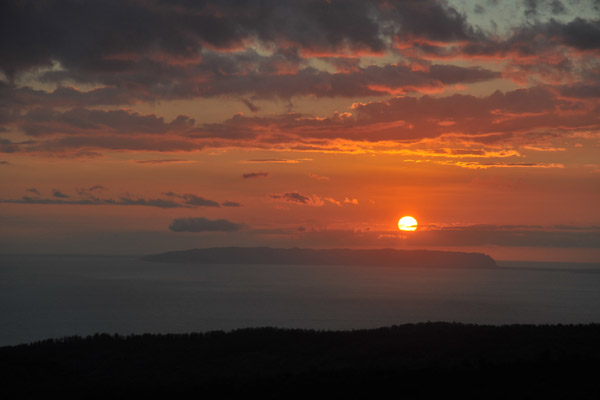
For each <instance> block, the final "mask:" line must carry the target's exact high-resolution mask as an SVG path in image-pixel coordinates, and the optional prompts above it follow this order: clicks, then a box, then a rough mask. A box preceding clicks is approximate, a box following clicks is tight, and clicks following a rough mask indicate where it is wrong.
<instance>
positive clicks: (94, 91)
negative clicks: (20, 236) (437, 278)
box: [0, 0, 600, 156]
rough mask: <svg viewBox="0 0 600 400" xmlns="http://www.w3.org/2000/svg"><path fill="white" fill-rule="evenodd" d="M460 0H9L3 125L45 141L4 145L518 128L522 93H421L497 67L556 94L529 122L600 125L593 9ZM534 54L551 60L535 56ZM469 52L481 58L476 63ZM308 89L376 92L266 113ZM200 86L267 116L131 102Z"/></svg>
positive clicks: (37, 148) (196, 94)
mask: <svg viewBox="0 0 600 400" xmlns="http://www.w3.org/2000/svg"><path fill="white" fill-rule="evenodd" d="M458 5H459V4H458V3H456V4H455V3H454V2H451V1H443V0H440V1H436V0H421V1H416V0H398V1H383V0H381V1H379V0H373V1H355V0H351V1H347V0H345V1H340V0H332V1H324V0H301V1H275V0H244V1H199V2H189V1H175V2H173V1H168V2H167V1H158V0H154V1H146V2H140V1H133V0H123V1H116V0H108V1H91V0H88V1H75V0H66V1H52V0H51V1H35V0H31V1H15V0H7V1H4V2H2V5H1V6H0V7H1V10H0V11H1V12H0V14H1V15H2V24H0V25H1V28H0V51H1V53H2V54H3V57H2V58H0V71H2V72H3V74H4V77H5V79H4V80H3V81H1V82H0V93H1V94H2V98H3V99H4V100H3V101H2V102H1V103H0V125H3V130H4V131H5V132H21V133H22V134H24V135H25V136H26V137H30V138H31V140H29V141H27V140H25V141H20V142H17V141H14V140H12V139H10V138H1V139H0V140H2V142H0V143H3V144H2V147H1V148H0V149H1V151H3V152H12V153H14V152H23V153H33V154H44V155H47V156H53V155H57V154H65V153H66V154H78V153H79V154H82V155H85V154H98V152H99V153H100V154H101V153H102V152H105V151H111V150H117V151H120V150H122V151H128V150H139V151H160V152H172V151H186V152H189V151H201V150H204V149H207V148H211V147H213V148H214V147H216V148H221V147H231V146H234V147H253V146H256V145H257V143H261V146H267V147H268V146H273V147H276V146H286V147H288V148H297V149H301V148H302V147H298V146H306V144H304V143H302V142H303V140H302V138H307V137H308V138H311V137H313V138H325V139H327V140H328V141H330V140H331V139H335V138H343V139H347V140H351V141H356V142H360V141H364V140H368V141H389V140H392V141H394V140H400V141H404V140H412V141H418V140H421V139H423V138H424V137H432V136H433V137H436V136H440V135H443V134H444V133H445V132H453V133H455V132H457V131H458V132H459V133H464V134H467V135H475V134H477V135H479V134H491V133H496V132H497V131H498V129H496V128H497V127H496V126H494V125H493V124H494V123H495V121H497V120H498V119H500V120H501V121H502V122H503V125H508V126H506V127H503V126H500V130H501V131H510V132H513V131H514V129H513V127H512V126H510V123H511V122H514V120H515V117H514V112H511V114H510V115H511V116H510V117H507V118H504V119H502V118H501V116H502V115H503V114H502V113H504V112H505V108H503V105H502V104H499V105H496V104H493V103H494V99H495V98H498V100H499V101H500V103H502V99H500V98H499V97H501V96H507V97H508V94H506V95H505V94H502V93H498V94H497V95H495V97H486V96H471V97H468V96H467V97H464V96H463V97H458V98H457V97H452V96H444V97H441V98H440V97H439V96H436V98H435V100H434V99H431V100H424V99H422V98H421V96H422V94H430V93H444V92H448V91H449V90H451V89H453V88H454V87H455V86H456V85H468V84H476V83H481V82H490V81H493V80H497V79H505V80H514V81H515V82H524V80H526V81H527V82H529V83H532V82H535V84H534V85H533V86H532V87H530V88H528V89H527V90H529V91H530V92H531V93H536V91H538V92H539V91H541V92H543V96H544V102H543V103H542V104H546V106H542V105H540V106H539V107H538V109H537V110H536V111H531V112H529V111H528V112H527V113H526V114H523V113H524V110H522V109H520V110H518V111H517V113H520V114H522V115H523V117H524V118H528V119H529V120H530V121H528V122H527V124H526V125H525V126H522V127H520V128H519V130H520V131H523V130H525V131H528V132H534V131H538V130H540V129H544V128H546V127H549V126H565V127H566V128H567V129H574V128H582V127H584V126H585V127H589V126H593V127H594V129H596V127H597V126H598V125H599V124H600V122H599V121H598V117H597V116H598V113H597V112H596V111H597V107H598V93H597V92H598V90H596V89H597V88H598V87H600V83H599V76H600V73H598V70H599V68H600V67H599V66H598V52H599V51H600V46H599V45H598V43H600V36H599V35H600V20H599V19H586V18H584V17H585V16H586V14H585V13H583V12H580V13H579V14H581V15H582V16H580V15H579V14H573V15H576V16H575V17H573V18H572V19H571V20H565V21H563V20H560V19H548V20H543V19H540V18H541V17H540V15H541V13H543V12H550V11H552V10H553V11H552V15H562V16H565V15H571V14H569V13H572V12H573V7H570V8H569V7H568V6H567V5H561V7H558V6H557V5H556V4H554V5H552V6H550V5H547V4H545V3H544V2H540V3H539V4H537V3H536V5H535V7H534V6H533V5H532V4H529V5H528V6H527V7H526V8H524V9H523V10H522V11H523V13H524V18H526V19H524V20H523V21H524V22H523V23H522V24H521V25H517V26H514V27H512V28H510V29H509V28H506V29H505V30H504V31H503V32H501V34H498V32H487V31H486V30H485V29H482V28H478V27H476V26H474V25H473V23H472V22H470V21H469V19H468V16H467V15H466V14H465V13H464V12H461V11H458V9H457V8H456V7H457V6H458ZM492 6H493V4H492ZM492 6H489V7H488V6H486V7H487V8H488V9H489V8H490V7H492ZM492 8H493V7H492ZM485 9H486V8H485V7H480V9H479V11H478V12H479V13H484V12H485ZM549 10H550V11H549ZM557 10H559V11H557ZM575 11H577V10H575ZM488 12H489V10H488ZM534 16H535V17H536V19H535V20H534V22H532V21H531V20H530V19H531V18H533V17H534ZM527 18H529V19H527ZM525 21H527V22H525ZM533 56H535V57H537V58H539V59H541V60H543V62H542V63H535V64H534V63H532V62H531V58H532V57H533ZM366 57H370V58H369V60H370V61H367V60H366ZM465 59H466V60H478V62H479V63H480V65H465V64H464V60H465ZM456 61H461V65H458V64H457V63H456ZM498 63H502V64H500V65H501V66H502V67H501V68H500V69H499V68H498V65H499V64H498ZM52 87H54V88H52ZM307 96H312V97H316V98H348V99H350V100H349V101H350V102H354V100H353V99H357V98H361V97H362V98H364V97H368V98H370V99H371V100H370V101H369V102H367V103H364V102H357V106H356V107H354V106H352V107H351V109H350V110H348V111H345V112H339V113H337V114H334V115H314V114H312V115H311V114H303V113H300V112H296V113H294V114H292V115H289V114H288V113H284V114H280V115H273V114H272V113H270V114H268V115H267V114H264V113H260V111H261V110H262V108H261V107H259V106H257V105H255V102H256V101H257V100H260V99H270V100H276V101H291V100H292V99H298V98H303V97H307ZM397 96H398V97H397ZM511 96H512V97H523V98H522V99H519V100H517V101H518V102H520V103H512V100H510V101H509V102H508V103H507V104H524V103H523V102H525V101H531V99H527V98H526V96H525V95H524V93H518V92H513V94H512V95H511ZM198 98H204V99H223V98H225V99H238V100H239V101H240V102H242V103H243V104H245V105H246V106H247V107H248V108H249V109H250V111H251V112H252V113H253V114H257V115H255V116H253V117H244V118H240V117H236V116H234V117H232V118H231V119H229V120H226V121H222V122H221V123H210V124H207V123H204V122H202V121H196V120H195V118H192V117H190V116H188V115H179V116H177V117H175V118H169V119H167V118H165V117H163V116H160V115H156V114H154V113H147V112H146V113H144V112H139V111H135V110H133V109H132V108H131V107H133V106H135V105H136V104H143V103H155V102H157V101H173V100H178V99H179V100H193V99H198ZM377 98H381V100H377ZM399 102H402V103H405V104H403V105H402V108H401V109H402V110H408V109H410V108H414V107H416V110H415V111H416V113H412V112H409V111H404V113H405V114H408V117H407V116H405V115H403V114H394V113H388V112H385V111H384V112H383V113H381V114H380V113H372V112H370V110H371V109H374V108H376V107H378V106H380V105H383V104H385V105H386V107H388V108H390V110H391V109H392V108H393V107H394V103H399ZM444 102H447V103H452V104H457V106H455V107H461V109H462V111H461V112H460V113H458V114H456V113H452V112H444V114H445V115H440V116H439V117H437V114H439V111H436V107H437V103H440V105H441V104H443V103H444ZM465 102H467V103H469V104H468V105H467V104H462V103H465ZM430 103H431V104H430ZM388 104H389V105H388ZM531 104H535V103H531ZM109 106H110V107H112V108H111V109H107V108H105V107H109ZM407 106H408V108H407ZM98 107H100V108H98ZM115 107H116V108H115ZM432 107H433V112H434V118H437V120H436V119H433V120H431V119H429V120H427V121H428V124H429V125H431V126H422V124H423V122H425V119H423V118H419V120H418V121H416V123H415V121H411V119H414V118H415V117H416V116H418V117H421V116H422V115H423V114H424V113H429V112H430V110H431V108H432ZM442 107H443V106H442ZM441 110H448V109H447V108H441ZM566 110H572V112H566ZM498 113H500V114H498ZM532 113H536V114H535V115H533V114H532ZM573 113H575V114H576V115H577V117H578V118H577V121H576V122H575V121H573V119H574V118H573ZM450 117H452V118H450ZM534 117H535V118H534ZM473 118H475V121H473ZM438 123H439V124H438ZM453 123H456V125H454V126H451V124H453ZM265 124H268V125H269V126H273V127H274V128H275V133H277V136H276V137H273V134H272V132H270V130H266V129H261V127H262V126H263V125H265ZM381 124H389V125H390V126H391V127H392V128H390V129H385V125H383V127H384V129H383V130H382V129H381V127H382V125H381ZM257 128H258V129H257ZM432 128H434V129H432ZM340 130H343V133H339V131H340ZM367 130H374V131H375V132H376V134H375V135H374V136H371V135H367V134H366V132H367ZM279 131H280V132H281V133H282V134H279ZM336 132H338V133H336ZM327 147H328V146H321V147H319V146H312V147H311V146H308V147H306V149H313V150H318V149H321V150H322V149H323V148H327Z"/></svg>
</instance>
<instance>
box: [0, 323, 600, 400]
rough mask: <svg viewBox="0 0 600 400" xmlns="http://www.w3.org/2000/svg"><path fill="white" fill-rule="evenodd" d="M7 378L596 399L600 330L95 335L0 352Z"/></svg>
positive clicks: (196, 389) (185, 391) (111, 387)
mask: <svg viewBox="0 0 600 400" xmlns="http://www.w3.org/2000/svg"><path fill="white" fill-rule="evenodd" d="M0 368H1V371H0V373H1V375H0V376H1V378H0V383H1V384H2V387H1V389H0V390H1V391H2V392H3V393H5V394H8V393H13V395H15V394H18V396H19V398H23V397H31V396H30V395H43V396H44V397H48V396H49V395H50V394H51V393H57V394H59V395H60V396H61V397H63V398H64V397H74V396H78V397H81V398H170V397H172V396H174V395H175V396H179V397H183V395H185V397H194V398H215V397H216V396H219V398H248V397H249V396H253V395H258V396H259V398H281V399H288V398H324V399H328V398H366V399H368V398H379V397H382V398H383V397H384V396H385V398H440V397H441V398H449V397H450V396H452V397H454V396H457V398H459V399H460V398H463V399H464V398H473V399H474V398H477V399H515V398H528V399H548V398H551V399H555V398H564V399H580V398H589V399H592V398H594V399H597V398H600V383H598V373H599V372H600V325H580V326H560V325H558V326H530V325H513V326H503V327H491V326H475V325H462V324H449V323H425V324H416V325H402V326H394V327H390V328H381V329H373V330H361V331H348V332H317V331H308V330H283V329H274V328H260V329H243V330H237V331H233V332H230V333H224V332H211V333H204V334H186V335H149V334H148V335H138V336H127V337H124V336H112V335H95V336H91V337H87V338H80V337H72V338H65V339H61V340H47V341H43V342H37V343H33V344H29V345H20V346H14V347H4V348H0ZM4 398H13V397H4ZM15 398H16V397H15Z"/></svg>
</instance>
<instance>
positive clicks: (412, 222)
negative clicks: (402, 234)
mask: <svg viewBox="0 0 600 400" xmlns="http://www.w3.org/2000/svg"><path fill="white" fill-rule="evenodd" d="M398 229H400V230H401V231H407V232H412V231H416V230H417V220H416V219H414V218H413V217H409V216H406V217H402V218H400V220H399V221H398Z"/></svg>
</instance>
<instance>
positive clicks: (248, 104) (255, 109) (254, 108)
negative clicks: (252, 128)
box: [242, 99, 260, 113]
mask: <svg viewBox="0 0 600 400" xmlns="http://www.w3.org/2000/svg"><path fill="white" fill-rule="evenodd" d="M242 103H244V104H245V105H246V107H248V110H250V111H252V112H254V113H255V112H258V111H260V107H257V106H256V105H254V103H252V102H251V101H250V100H248V99H242Z"/></svg>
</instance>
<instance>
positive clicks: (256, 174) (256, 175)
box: [242, 172, 269, 179]
mask: <svg viewBox="0 0 600 400" xmlns="http://www.w3.org/2000/svg"><path fill="white" fill-rule="evenodd" d="M268 176H269V173H268V172H248V173H247V174H244V175H242V178H244V179H251V178H267V177H268Z"/></svg>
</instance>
